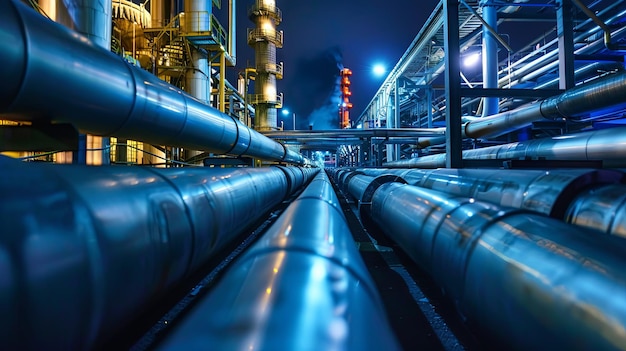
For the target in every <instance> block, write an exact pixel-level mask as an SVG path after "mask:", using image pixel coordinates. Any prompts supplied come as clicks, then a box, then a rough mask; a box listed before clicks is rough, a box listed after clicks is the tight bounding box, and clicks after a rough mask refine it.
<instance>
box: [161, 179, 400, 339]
mask: <svg viewBox="0 0 626 351" xmlns="http://www.w3.org/2000/svg"><path fill="white" fill-rule="evenodd" d="M174 323H175V324H176V327H175V328H173V329H172V331H171V332H169V333H167V335H165V337H164V339H163V340H162V341H161V342H159V343H158V345H156V347H155V349H157V350H180V349H181V348H183V349H190V348H198V347H206V346H207V345H210V346H211V347H212V348H215V349H219V350H243V349H245V350H253V349H254V350H383V349H384V350H398V349H400V346H399V344H398V341H397V340H396V338H395V336H394V335H393V332H392V331H391V328H390V326H389V323H388V321H387V318H386V315H385V312H384V308H383V305H382V303H381V300H380V296H379V294H378V291H377V289H376V285H375V284H374V282H373V280H372V278H371V277H370V275H369V273H368V271H367V269H366V267H365V264H364V263H363V261H362V259H361V257H360V255H359V252H358V251H357V249H356V247H355V245H354V241H353V239H352V236H351V235H350V229H349V228H348V225H347V223H346V219H345V217H344V214H343V210H342V209H341V206H340V205H339V201H338V199H337V196H336V195H335V193H334V191H333V187H332V185H331V183H330V181H329V179H328V176H327V175H326V174H325V173H324V172H320V173H319V174H317V176H316V177H315V179H313V180H312V181H311V183H310V184H309V185H308V186H307V188H306V189H305V190H304V191H303V192H302V194H301V195H300V196H299V197H298V198H297V199H296V200H295V201H293V202H292V203H291V204H290V205H289V207H287V209H286V210H285V211H284V212H283V214H282V215H281V216H280V217H279V218H278V219H277V220H276V222H275V223H274V224H273V225H272V226H271V227H270V228H269V229H268V231H267V232H266V233H265V234H263V236H262V237H261V238H260V239H259V240H258V241H257V242H256V243H255V244H254V245H253V246H252V247H250V248H249V249H248V250H247V251H246V252H244V253H243V254H242V256H241V257H240V258H238V259H237V261H235V262H234V263H233V265H232V266H231V267H229V268H228V270H227V271H226V272H225V273H224V276H223V277H222V278H221V279H220V280H219V282H218V283H217V285H216V286H215V287H213V288H212V289H211V290H210V291H209V292H208V294H207V295H206V296H204V297H202V298H200V300H199V301H198V302H197V303H196V304H195V305H194V308H193V310H191V311H189V313H187V314H185V316H184V317H182V318H181V320H179V321H176V320H175V321H174Z"/></svg>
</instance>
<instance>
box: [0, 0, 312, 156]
mask: <svg viewBox="0 0 626 351" xmlns="http://www.w3.org/2000/svg"><path fill="white" fill-rule="evenodd" d="M0 23H2V24H1V26H2V30H0V48H1V50H2V52H3V60H4V61H3V65H1V66H0V80H2V82H4V84H2V86H1V87H0V113H1V114H2V117H3V118H4V119H9V120H16V121H32V122H35V123H37V122H44V123H45V122H52V123H70V124H72V125H74V126H75V127H76V128H78V129H79V130H80V131H81V132H84V133H90V134H95V135H103V136H109V135H114V136H117V137H120V138H132V139H135V140H141V141H144V142H147V143H151V144H156V145H175V146H180V147H184V148H187V149H191V150H204V151H210V152H216V153H225V154H230V155H236V156H241V155H246V156H251V157H257V158H260V159H264V160H270V161H285V162H290V163H296V164H303V163H304V161H303V157H302V156H301V155H299V154H297V153H295V152H293V151H291V150H287V149H286V148H285V146H284V145H282V144H280V143H277V142H275V141H273V140H271V139H268V138H267V137H265V136H263V135H261V134H259V133H257V132H256V131H253V130H251V129H249V128H247V127H246V126H244V125H243V124H241V123H240V122H239V121H238V120H236V119H235V118H232V117H230V116H228V115H225V114H223V113H221V112H219V111H217V110H215V109H213V108H211V107H209V106H206V105H204V104H202V103H201V102H200V101H199V100H197V99H195V98H193V97H191V96H189V95H187V94H186V93H184V92H183V91H181V90H180V89H178V88H176V87H174V86H172V85H170V84H168V83H165V82H164V81H162V80H160V79H158V78H157V77H155V76H153V75H151V74H150V73H148V72H146V71H144V70H142V69H139V68H136V67H133V66H131V65H129V64H128V63H126V62H125V61H124V60H123V59H122V58H120V57H118V56H116V55H114V54H113V53H111V52H109V51H107V50H105V49H102V48H100V47H97V46H96V45H94V43H92V42H90V41H89V40H88V39H86V38H85V37H83V36H81V35H78V34H76V33H74V32H72V31H70V30H68V29H67V28H64V27H63V26H60V25H58V24H55V23H53V22H50V21H46V20H44V19H42V17H41V16H40V15H39V14H37V13H36V12H34V11H33V10H32V9H29V8H28V7H26V6H25V5H24V4H22V3H20V2H18V1H14V0H11V1H1V2H0ZM68 53H71V55H68ZM33 101H37V103H36V104H34V103H33Z"/></svg>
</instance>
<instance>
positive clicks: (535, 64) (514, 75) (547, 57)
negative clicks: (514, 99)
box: [498, 2, 626, 88]
mask: <svg viewBox="0 0 626 351" xmlns="http://www.w3.org/2000/svg"><path fill="white" fill-rule="evenodd" d="M619 6H623V4H621V3H620V2H615V3H613V4H610V5H609V6H607V8H605V9H603V10H602V11H601V12H600V13H599V15H601V16H602V15H605V14H607V13H610V12H612V11H615V9H617V8H618V7H619ZM625 14H626V12H624V11H620V12H619V13H618V14H617V15H615V16H613V17H611V18H610V19H608V20H607V22H608V23H612V22H615V21H619V20H621V19H622V18H623V17H624V15H625ZM591 23H592V21H591V20H586V21H584V22H583V23H581V24H580V25H578V26H576V27H575V28H574V31H575V32H581V31H582V30H583V28H584V27H585V26H587V25H589V24H591ZM599 31H601V28H599V27H597V26H594V27H593V28H591V29H589V30H587V31H585V32H583V33H582V34H580V35H578V36H576V37H574V42H576V43H580V42H587V41H588V40H589V38H590V37H592V36H593V35H595V34H596V33H598V32H599ZM620 32H621V33H623V31H620ZM557 42H558V39H553V40H552V41H550V42H548V43H546V44H545V45H544V47H549V46H552V45H556V44H557ZM599 45H601V40H600V41H598V40H596V41H593V42H592V43H591V44H589V45H586V46H583V47H581V48H579V49H578V50H576V52H577V53H578V54H585V53H588V52H589V50H590V49H591V48H594V47H595V48H597V47H598V46H599ZM538 53H539V52H538V51H537V50H535V51H533V53H531V54H530V55H528V56H526V57H525V58H523V59H521V60H518V61H517V62H516V63H514V64H513V66H511V67H510V68H511V69H512V68H515V66H518V65H521V64H524V62H526V61H527V60H529V59H531V58H532V57H533V56H535V54H538ZM557 55H558V50H552V51H550V52H547V53H544V54H542V55H541V56H540V57H539V58H537V59H535V60H533V61H531V62H528V63H527V64H525V65H524V66H523V67H521V68H519V69H516V70H514V71H512V72H511V73H510V74H506V75H504V76H502V77H501V78H500V79H499V80H498V85H499V86H500V87H504V88H511V85H512V83H513V82H517V81H519V80H522V79H524V77H525V76H526V75H527V74H532V73H533V72H534V71H536V70H538V69H541V68H542V67H544V66H546V65H548V64H551V65H552V66H554V65H558V62H557V61H558V60H557V59H556V56H557ZM526 80H528V79H527V78H526Z"/></svg>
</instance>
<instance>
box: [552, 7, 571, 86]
mask: <svg viewBox="0 0 626 351" xmlns="http://www.w3.org/2000/svg"><path fill="white" fill-rule="evenodd" d="M557 4H558V5H559V6H558V8H557V13H556V16H557V21H556V23H557V24H556V28H557V36H558V38H559V88H560V89H571V88H573V87H574V83H575V82H574V32H573V30H572V28H573V26H574V21H573V6H572V1H571V0H559V1H557Z"/></svg>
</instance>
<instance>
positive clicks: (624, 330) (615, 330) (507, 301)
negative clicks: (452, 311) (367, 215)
mask: <svg viewBox="0 0 626 351" xmlns="http://www.w3.org/2000/svg"><path fill="white" fill-rule="evenodd" d="M371 211H372V218H373V220H374V221H376V222H377V223H378V224H379V225H380V227H381V228H382V229H383V230H384V231H385V233H387V235H389V236H390V237H391V238H392V239H393V240H394V241H396V242H397V243H398V244H399V245H400V246H401V247H402V249H403V250H404V251H406V252H407V254H408V255H409V256H410V257H411V258H412V259H413V260H414V261H415V262H416V263H418V265H419V266H420V267H421V268H422V269H424V270H426V271H427V272H429V273H430V274H431V275H432V276H433V278H434V280H435V281H436V282H437V283H438V284H439V285H440V287H441V288H442V289H443V290H444V292H445V293H446V294H447V295H448V296H449V297H450V298H451V299H452V300H453V301H454V302H455V303H456V305H457V308H458V310H459V311H460V312H461V313H462V314H463V315H464V316H465V317H466V318H467V319H468V321H469V323H470V324H473V325H476V326H477V327H478V329H479V330H481V331H482V332H484V333H485V334H486V335H489V336H490V338H493V339H494V340H497V341H498V342H499V343H501V344H502V345H506V347H507V348H510V349H518V350H557V349H560V350H564V349H567V350H623V349H624V345H626V273H624V269H623V267H625V265H626V242H624V240H623V238H618V237H613V236H608V235H589V233H587V232H586V231H585V230H582V229H579V228H576V227H573V226H571V225H568V224H565V223H563V222H560V221H557V220H554V219H551V218H548V217H545V216H542V215H539V214H533V213H529V212H526V211H523V210H517V209H506V208H503V207H500V206H496V205H492V204H488V203H483V202H479V201H473V200H471V199H466V198H453V197H451V196H450V195H447V194H445V193H441V192H437V191H433V190H428V189H421V188H418V187H414V186H410V185H401V184H398V183H387V184H384V185H382V186H381V187H380V188H378V190H377V191H376V193H375V194H374V197H373V199H372V209H371Z"/></svg>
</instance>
